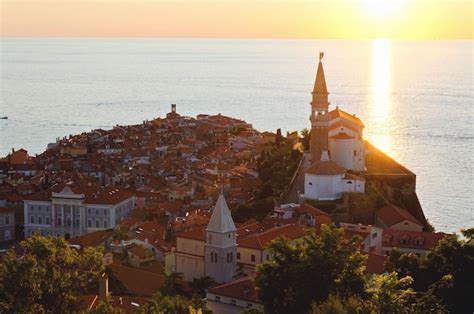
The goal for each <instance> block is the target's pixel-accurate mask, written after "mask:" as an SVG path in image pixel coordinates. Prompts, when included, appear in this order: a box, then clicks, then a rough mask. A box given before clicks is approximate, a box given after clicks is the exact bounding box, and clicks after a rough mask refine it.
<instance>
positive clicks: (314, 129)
mask: <svg viewBox="0 0 474 314" xmlns="http://www.w3.org/2000/svg"><path fill="white" fill-rule="evenodd" d="M323 56H324V53H323V52H320V53H319V64H318V70H317V72H316V80H315V81H314V87H313V91H312V92H311V95H312V100H311V103H310V104H311V116H310V121H311V143H310V152H311V158H312V162H315V161H318V160H320V159H321V154H322V152H323V151H327V150H328V149H329V146H328V126H329V114H328V112H329V101H328V96H329V93H328V89H327V87H326V78H325V77H324V69H323V63H322V62H321V60H322V58H323Z"/></svg>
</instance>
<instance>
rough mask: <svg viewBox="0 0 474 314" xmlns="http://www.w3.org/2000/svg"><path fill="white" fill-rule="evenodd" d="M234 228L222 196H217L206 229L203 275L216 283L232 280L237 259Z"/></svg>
mask: <svg viewBox="0 0 474 314" xmlns="http://www.w3.org/2000/svg"><path fill="white" fill-rule="evenodd" d="M236 230H237V229H236V228H235V225H234V221H233V220H232V216H231V214H230V210H229V207H228V206H227V203H226V201H225V199H224V195H223V194H222V192H221V194H220V195H219V198H218V199H217V202H216V206H215V207H214V211H213V212H212V216H211V219H210V220H209V224H208V225H207V228H206V247H205V257H204V258H205V273H206V275H207V276H211V277H212V278H214V280H215V281H216V282H218V283H222V282H228V281H231V280H232V277H233V276H234V273H235V265H236V258H237V241H236Z"/></svg>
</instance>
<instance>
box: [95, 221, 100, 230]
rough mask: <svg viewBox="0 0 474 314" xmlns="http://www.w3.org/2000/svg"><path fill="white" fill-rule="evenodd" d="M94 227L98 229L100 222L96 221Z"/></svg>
mask: <svg viewBox="0 0 474 314" xmlns="http://www.w3.org/2000/svg"><path fill="white" fill-rule="evenodd" d="M95 227H96V228H99V227H100V221H98V220H96V221H95Z"/></svg>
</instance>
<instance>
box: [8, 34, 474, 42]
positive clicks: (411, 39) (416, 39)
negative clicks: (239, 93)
mask: <svg viewBox="0 0 474 314" xmlns="http://www.w3.org/2000/svg"><path fill="white" fill-rule="evenodd" d="M0 39H198V40H199V39H215V40H354V41H358V40H360V41H367V40H368V41H372V40H378V39H386V40H391V41H473V40H474V37H471V38H469V37H459V38H444V37H440V38H421V37H420V38H411V37H407V38H404V37H396V38H389V37H383V36H380V37H359V38H351V37H239V36H235V37H220V36H216V37H212V36H55V35H44V36H43V35H42V36H23V35H20V36H14V35H6V36H5V35H0Z"/></svg>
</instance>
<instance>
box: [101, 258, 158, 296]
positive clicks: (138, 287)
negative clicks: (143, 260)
mask: <svg viewBox="0 0 474 314" xmlns="http://www.w3.org/2000/svg"><path fill="white" fill-rule="evenodd" d="M108 267H110V269H111V270H112V272H113V273H114V275H115V277H116V278H117V279H118V280H120V281H121V282H122V283H123V285H124V286H125V288H126V289H127V290H128V291H129V292H130V293H131V294H134V295H141V296H149V297H151V296H153V295H154V294H155V293H156V292H157V291H158V290H159V289H160V288H161V286H162V285H163V283H164V282H165V276H164V275H162V274H157V273H153V272H149V271H143V270H140V269H136V268H132V267H127V266H122V265H119V264H116V263H114V264H112V265H109V266H108Z"/></svg>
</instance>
